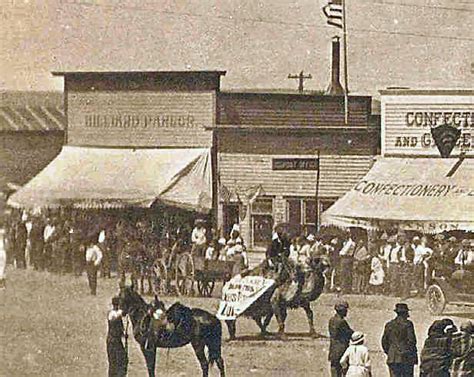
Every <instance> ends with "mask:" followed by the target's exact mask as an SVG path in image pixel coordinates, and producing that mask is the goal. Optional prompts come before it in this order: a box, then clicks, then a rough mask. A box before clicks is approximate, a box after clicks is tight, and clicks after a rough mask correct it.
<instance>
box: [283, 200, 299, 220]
mask: <svg viewBox="0 0 474 377" xmlns="http://www.w3.org/2000/svg"><path fill="white" fill-rule="evenodd" d="M286 203H287V213H288V217H287V218H288V222H289V223H291V224H301V200H300V199H288V200H287V201H286Z"/></svg>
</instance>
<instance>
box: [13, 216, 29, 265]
mask: <svg viewBox="0 0 474 377" xmlns="http://www.w3.org/2000/svg"><path fill="white" fill-rule="evenodd" d="M27 240H28V230H27V229H26V225H25V223H24V222H23V220H22V218H21V216H20V218H19V219H18V222H17V223H16V242H15V249H16V250H15V261H16V267H17V268H26V254H25V253H26V242H27Z"/></svg>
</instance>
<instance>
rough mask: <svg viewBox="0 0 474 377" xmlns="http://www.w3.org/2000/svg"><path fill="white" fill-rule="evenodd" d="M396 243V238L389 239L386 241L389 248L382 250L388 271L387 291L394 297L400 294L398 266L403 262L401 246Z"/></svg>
mask: <svg viewBox="0 0 474 377" xmlns="http://www.w3.org/2000/svg"><path fill="white" fill-rule="evenodd" d="M398 241H399V239H397V237H396V236H391V237H389V239H388V241H387V242H388V245H389V247H388V248H386V249H385V250H384V251H385V254H384V259H385V262H386V264H387V271H388V283H389V291H390V293H391V294H393V295H395V296H398V295H399V294H400V272H401V266H400V265H401V263H402V262H403V261H404V260H405V255H404V254H405V253H404V251H403V246H402V245H401V244H400V242H398Z"/></svg>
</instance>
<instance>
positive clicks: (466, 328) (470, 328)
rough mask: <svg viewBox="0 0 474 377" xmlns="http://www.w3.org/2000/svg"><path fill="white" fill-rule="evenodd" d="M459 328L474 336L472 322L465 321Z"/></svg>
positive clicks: (473, 324)
mask: <svg viewBox="0 0 474 377" xmlns="http://www.w3.org/2000/svg"><path fill="white" fill-rule="evenodd" d="M459 328H460V330H461V331H463V332H466V333H469V334H474V323H473V322H472V321H464V322H463V323H461V326H460V327H459Z"/></svg>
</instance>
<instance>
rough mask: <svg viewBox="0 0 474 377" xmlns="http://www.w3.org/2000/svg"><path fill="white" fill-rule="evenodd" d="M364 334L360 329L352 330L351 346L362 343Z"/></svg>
mask: <svg viewBox="0 0 474 377" xmlns="http://www.w3.org/2000/svg"><path fill="white" fill-rule="evenodd" d="M364 339H365V335H364V333H362V332H360V331H354V332H353V333H352V336H351V342H350V343H351V346H356V345H358V344H362V343H364Z"/></svg>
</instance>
